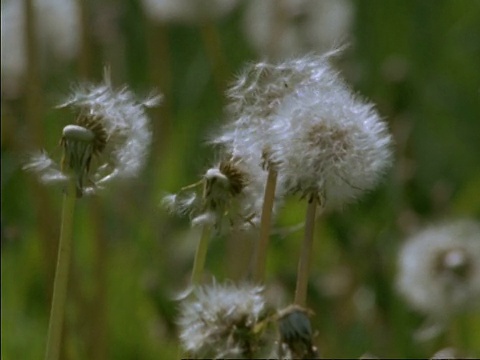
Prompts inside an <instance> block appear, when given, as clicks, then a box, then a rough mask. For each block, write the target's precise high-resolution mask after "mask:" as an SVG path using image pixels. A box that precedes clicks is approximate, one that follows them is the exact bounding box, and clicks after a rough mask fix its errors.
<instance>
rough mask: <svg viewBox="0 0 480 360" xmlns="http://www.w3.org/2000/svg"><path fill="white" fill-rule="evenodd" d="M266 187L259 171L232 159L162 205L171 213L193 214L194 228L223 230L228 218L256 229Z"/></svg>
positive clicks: (167, 199) (208, 172) (219, 165)
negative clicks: (223, 222)
mask: <svg viewBox="0 0 480 360" xmlns="http://www.w3.org/2000/svg"><path fill="white" fill-rule="evenodd" d="M263 186H264V176H263V174H262V173H261V169H260V168H259V167H254V166H249V164H248V163H246V162H244V161H242V160H233V158H230V159H229V160H223V161H220V162H219V163H218V164H217V165H215V166H214V167H212V168H210V169H208V170H207V171H206V172H205V174H204V175H203V178H202V180H201V181H199V182H198V183H196V184H193V185H190V186H186V187H184V188H183V189H181V190H180V192H179V193H178V194H173V195H172V194H169V195H166V196H165V197H164V198H163V200H162V205H163V206H164V207H165V208H166V209H167V210H169V211H171V212H174V213H178V214H180V215H185V214H189V215H190V216H191V218H192V225H194V226H198V225H215V227H216V228H217V229H220V227H221V225H222V221H223V219H224V216H225V215H227V217H228V219H229V221H230V223H231V224H232V225H234V224H237V223H239V222H240V224H241V225H247V224H250V225H254V224H256V223H257V222H258V220H259V216H260V215H259V214H260V209H261V202H260V201H261V195H262V191H263Z"/></svg>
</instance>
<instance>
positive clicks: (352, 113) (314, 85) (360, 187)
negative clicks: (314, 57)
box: [269, 61, 391, 207]
mask: <svg viewBox="0 0 480 360" xmlns="http://www.w3.org/2000/svg"><path fill="white" fill-rule="evenodd" d="M318 66H319V67H318V68H317V69H316V72H315V76H314V79H313V81H310V82H309V83H308V84H306V85H305V86H298V87H297V88H296V89H295V91H294V92H293V93H292V94H290V95H289V96H288V97H287V98H285V99H284V100H283V101H282V103H281V105H280V106H279V107H278V109H277V111H276V114H275V121H274V122H273V123H272V126H271V127H270V129H269V130H270V132H271V139H272V140H271V142H272V148H271V159H272V161H273V162H275V163H276V164H279V165H278V169H279V174H280V176H281V181H282V183H283V185H284V186H285V188H286V190H287V191H290V192H292V193H297V192H298V193H300V194H301V195H303V196H306V195H308V196H309V197H314V198H318V199H320V200H321V202H322V205H323V206H327V207H335V206H339V205H341V204H344V203H347V202H349V201H351V200H353V199H355V198H357V197H358V196H359V195H360V194H361V193H362V192H364V191H365V190H369V189H372V188H373V187H374V186H375V185H376V184H377V182H378V180H379V179H380V177H381V175H382V174H383V173H384V171H385V169H386V167H387V165H389V164H390V162H391V136H390V134H389V133H388V131H387V126H386V124H385V123H384V122H383V121H382V120H381V119H380V117H379V115H378V113H377V112H376V110H375V109H374V107H373V105H372V104H370V103H367V102H365V101H363V100H361V99H359V98H358V97H356V96H355V95H354V94H353V93H352V92H351V91H350V90H349V89H348V87H347V86H346V85H345V83H344V82H343V80H342V79H341V78H340V77H339V75H338V74H337V73H336V72H335V71H333V69H332V68H331V66H330V65H329V63H328V61H324V62H323V63H321V64H318Z"/></svg>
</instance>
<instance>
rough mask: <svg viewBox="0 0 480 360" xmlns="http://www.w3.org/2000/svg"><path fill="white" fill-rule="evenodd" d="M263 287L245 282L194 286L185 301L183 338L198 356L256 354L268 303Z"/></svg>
mask: <svg viewBox="0 0 480 360" xmlns="http://www.w3.org/2000/svg"><path fill="white" fill-rule="evenodd" d="M262 292H263V288H262V287H260V286H253V285H249V284H243V285H238V286H235V285H234V284H225V285H217V284H215V283H214V284H213V285H209V286H202V287H197V288H195V289H194V292H193V295H194V296H193V298H188V299H186V300H184V301H183V302H182V303H181V308H180V317H179V320H178V324H179V327H180V339H181V342H182V345H183V348H184V349H185V350H186V351H187V352H189V353H190V354H192V355H194V356H200V357H209V358H211V357H214V358H215V359H217V358H224V357H229V356H235V357H236V358H242V357H246V358H253V357H252V356H254V355H256V354H258V351H259V350H260V349H259V348H258V347H259V345H260V341H262V336H263V334H264V330H265V325H266V324H265V325H262V321H263V320H265V319H266V318H267V315H268V314H267V306H266V303H265V300H264V298H263V295H262Z"/></svg>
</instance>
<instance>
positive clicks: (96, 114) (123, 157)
mask: <svg viewBox="0 0 480 360" xmlns="http://www.w3.org/2000/svg"><path fill="white" fill-rule="evenodd" d="M158 100H159V97H158V96H152V97H149V98H147V99H146V100H138V99H137V98H136V97H135V96H134V94H133V93H132V92H131V91H130V90H128V89H127V88H126V87H124V88H121V89H118V90H117V89H114V88H113V87H112V85H111V83H110V78H109V74H108V73H106V74H105V81H104V83H103V84H101V85H92V84H84V85H81V86H78V87H77V88H76V89H75V90H74V91H73V92H72V95H71V96H70V98H68V99H67V101H66V102H65V103H63V104H62V105H60V106H59V108H63V107H69V108H72V109H74V110H75V111H76V112H77V114H78V116H77V119H76V123H75V124H70V125H68V126H66V127H65V128H64V131H63V136H62V140H61V144H62V145H63V147H64V159H63V162H62V168H63V170H65V171H66V170H67V169H71V170H73V172H74V176H75V177H76V181H77V193H78V194H82V193H84V192H87V193H92V192H94V191H95V190H96V189H99V188H102V186H103V185H104V184H105V183H107V182H110V181H111V180H113V179H115V178H117V179H126V178H131V177H134V176H136V175H137V174H138V172H139V171H140V169H141V167H142V166H143V163H144V160H145V156H146V154H147V150H148V147H149V145H150V142H151V131H150V129H149V120H148V117H147V115H146V113H145V108H147V107H151V106H154V105H156V104H157V103H158ZM36 160H38V157H37V159H35V161H36ZM25 168H27V169H31V170H35V169H36V167H35V166H31V165H29V164H27V165H26V166H25ZM43 171H44V172H45V170H43ZM52 171H53V168H52ZM40 175H41V176H43V175H42V174H40ZM42 180H45V177H43V178H42Z"/></svg>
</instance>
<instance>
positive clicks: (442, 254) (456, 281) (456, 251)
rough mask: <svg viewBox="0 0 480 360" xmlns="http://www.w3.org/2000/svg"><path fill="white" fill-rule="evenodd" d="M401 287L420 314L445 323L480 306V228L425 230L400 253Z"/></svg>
mask: <svg viewBox="0 0 480 360" xmlns="http://www.w3.org/2000/svg"><path fill="white" fill-rule="evenodd" d="M398 265H399V272H398V278H397V287H398V290H399V292H400V293H401V294H402V295H403V296H404V298H405V299H406V300H407V301H408V303H409V304H410V305H411V306H412V307H413V308H414V309H416V310H418V311H420V312H422V313H424V314H426V315H429V316H430V317H431V318H433V319H434V320H436V321H438V322H440V323H442V322H444V321H446V320H448V318H449V317H450V316H451V315H453V314H455V313H457V312H459V311H462V310H465V309H466V308H468V307H469V306H471V305H476V306H478V304H479V303H480V224H479V223H478V222H474V221H471V220H457V221H454V222H450V223H445V224H442V225H438V226H432V227H429V228H426V229H424V230H423V231H421V232H419V233H418V234H416V235H414V236H412V237H411V238H410V239H408V241H407V242H406V243H405V244H404V246H403V248H402V249H401V251H400V253H399V259H398Z"/></svg>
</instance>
